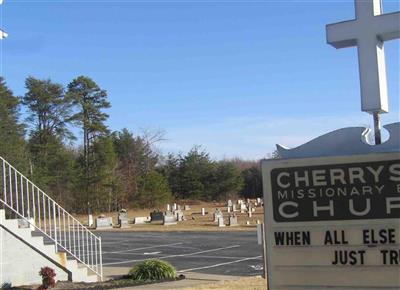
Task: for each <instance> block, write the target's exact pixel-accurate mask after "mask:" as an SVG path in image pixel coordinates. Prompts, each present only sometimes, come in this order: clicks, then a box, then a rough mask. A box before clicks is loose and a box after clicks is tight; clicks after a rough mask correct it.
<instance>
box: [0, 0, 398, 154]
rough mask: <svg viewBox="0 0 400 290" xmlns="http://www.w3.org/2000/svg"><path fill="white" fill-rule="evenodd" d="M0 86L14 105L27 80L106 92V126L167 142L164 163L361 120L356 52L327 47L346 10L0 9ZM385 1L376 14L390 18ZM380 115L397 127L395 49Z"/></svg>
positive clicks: (200, 6) (292, 142)
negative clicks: (195, 149) (2, 36)
mask: <svg viewBox="0 0 400 290" xmlns="http://www.w3.org/2000/svg"><path fill="white" fill-rule="evenodd" d="M0 9H1V15H2V19H1V21H2V27H3V28H4V29H5V30H7V32H8V33H9V38H8V39H6V40H5V41H2V42H1V50H2V64H1V71H2V75H3V76H4V77H5V78H6V81H7V83H8V85H9V86H10V87H11V88H12V89H13V90H14V92H15V93H16V94H18V95H23V94H24V93H25V89H24V80H25V78H26V77H27V76H29V75H32V76H35V77H38V78H51V79H52V80H53V81H55V82H60V83H62V84H68V82H70V81H71V80H72V79H73V78H75V77H76V76H78V75H88V76H90V77H92V78H93V79H94V80H95V81H96V82H97V83H98V84H99V85H100V86H101V87H102V88H104V89H106V90H107V91H108V94H109V99H110V101H111V103H112V108H111V109H110V110H108V113H109V114H110V119H109V121H108V125H109V126H110V128H111V129H112V130H119V129H122V128H124V127H126V128H128V129H130V130H131V131H133V132H134V133H139V132H140V131H141V130H142V129H151V130H158V129H162V130H165V132H166V138H167V140H166V141H165V142H163V143H161V144H159V147H160V149H161V150H162V151H163V152H164V153H166V152H180V151H182V152H186V151H187V150H189V149H190V148H191V147H192V146H193V145H195V144H197V145H203V147H204V148H205V149H206V150H208V151H209V152H210V153H211V155H212V156H213V157H214V158H218V159H219V158H225V157H226V158H231V157H242V158H251V159H258V158H262V157H265V156H267V154H269V153H271V152H272V151H273V150H274V149H275V144H276V143H280V144H283V145H286V146H289V147H294V146H298V145H300V144H302V143H304V142H306V141H308V140H310V139H312V138H314V137H316V136H319V135H321V134H323V133H326V132H329V131H331V130H334V129H338V128H342V127H346V126H370V124H371V122H372V121H371V117H370V116H369V115H368V114H366V113H363V112H361V110H360V92H359V81H358V64H357V52H356V49H355V48H348V49H341V50H336V49H334V48H333V47H331V46H329V45H327V44H326V41H325V25H326V24H329V23H333V22H338V21H342V20H348V19H352V18H354V6H353V1H352V0H348V1H347V0H345V1H189V0H188V1H90V0H89V1H68V0H64V1H57V0H53V1H29V0H25V1H18V0H14V1H13V0H8V1H7V0H6V1H5V3H4V4H3V5H2V6H1V8H0ZM399 9H400V8H399V2H398V1H384V11H385V12H391V11H396V10H399ZM385 50H386V59H387V72H388V86H389V97H390V113H388V114H385V115H383V116H382V121H383V123H384V124H385V123H391V122H395V121H399V95H400V86H399V83H400V75H399V71H400V66H399V63H400V59H399V53H398V52H399V41H397V40H396V41H391V42H387V43H386V44H385Z"/></svg>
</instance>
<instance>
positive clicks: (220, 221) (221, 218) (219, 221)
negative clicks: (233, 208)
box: [218, 216, 225, 227]
mask: <svg viewBox="0 0 400 290" xmlns="http://www.w3.org/2000/svg"><path fill="white" fill-rule="evenodd" d="M218 226H219V227H224V226H225V222H224V217H222V216H220V217H219V218H218Z"/></svg>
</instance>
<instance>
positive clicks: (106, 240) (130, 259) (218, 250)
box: [97, 231, 262, 276]
mask: <svg viewBox="0 0 400 290" xmlns="http://www.w3.org/2000/svg"><path fill="white" fill-rule="evenodd" d="M97 234H99V235H100V236H101V237H102V245H103V263H104V266H105V267H112V266H115V267H131V266H133V265H135V264H136V263H138V262H140V261H143V260H146V259H150V258H158V259H163V260H166V261H168V262H170V263H171V264H172V265H174V266H175V267H176V269H177V270H178V271H179V272H180V273H185V272H201V273H207V274H218V275H235V276H254V275H261V274H262V249H261V246H259V245H257V234H256V232H255V231H254V232H253V231H252V232H247V231H246V232H222V231H221V232H98V233H97Z"/></svg>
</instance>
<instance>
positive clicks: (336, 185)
mask: <svg viewBox="0 0 400 290" xmlns="http://www.w3.org/2000/svg"><path fill="white" fill-rule="evenodd" d="M262 175H263V190H264V200H265V224H266V232H265V235H266V236H265V239H266V243H267V264H268V267H267V273H268V287H269V289H270V290H276V289H279V290H286V289H288V290H289V289H296V290H306V289H307V290H309V289H328V288H329V289H392V290H393V289H400V153H376V154H365V155H352V156H338V157H318V158H303V159H274V160H263V161H262Z"/></svg>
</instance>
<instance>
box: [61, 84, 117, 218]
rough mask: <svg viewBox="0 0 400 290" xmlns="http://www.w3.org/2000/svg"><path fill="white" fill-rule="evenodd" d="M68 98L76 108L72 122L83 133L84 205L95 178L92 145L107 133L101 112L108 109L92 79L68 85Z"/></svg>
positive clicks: (104, 118) (102, 93)
mask: <svg viewBox="0 0 400 290" xmlns="http://www.w3.org/2000/svg"><path fill="white" fill-rule="evenodd" d="M67 95H68V98H69V99H70V100H71V101H72V103H73V105H74V106H75V107H76V108H77V112H76V114H74V115H73V116H72V119H73V120H74V122H75V123H76V124H77V125H79V126H80V127H81V128H82V131H83V156H82V157H83V176H84V179H85V181H84V186H83V191H84V194H85V195H86V203H87V204H88V207H89V210H90V206H89V201H90V192H89V191H90V183H91V182H92V180H93V179H95V178H96V172H95V171H93V170H92V169H93V168H92V167H91V164H90V159H91V158H92V159H93V157H91V155H93V144H94V142H95V141H96V139H97V138H98V137H100V136H102V135H104V134H105V133H107V132H108V130H107V126H106V125H105V121H106V120H107V118H108V115H107V114H106V113H104V112H103V110H104V109H107V108H109V107H110V103H109V102H108V101H107V92H106V91H105V90H102V89H101V88H100V87H99V86H98V85H97V84H96V83H95V82H94V81H93V80H92V79H90V78H89V77H86V76H79V77H77V78H76V79H74V80H73V81H72V82H71V83H70V84H69V85H68V92H67Z"/></svg>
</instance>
